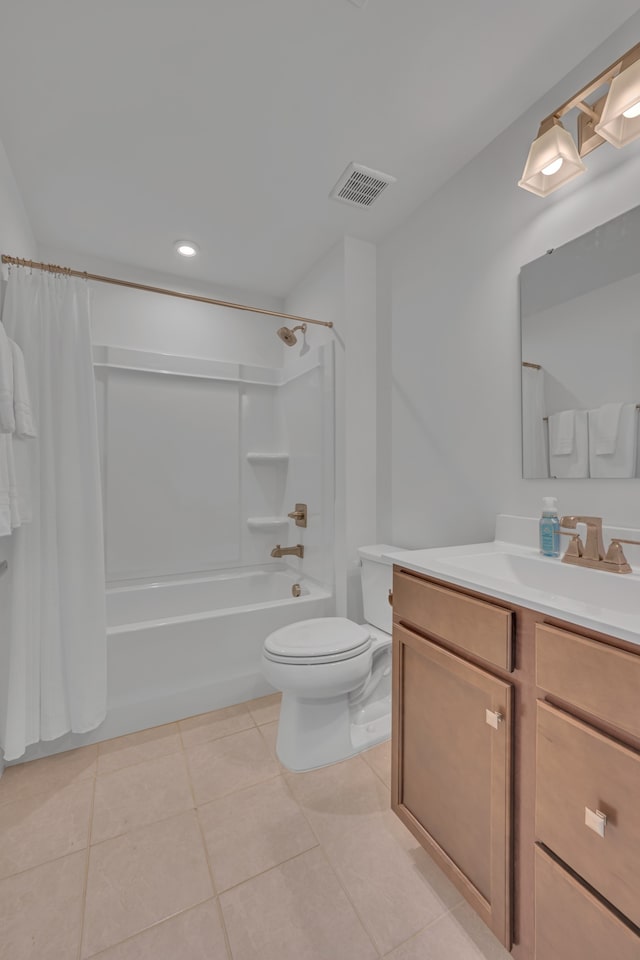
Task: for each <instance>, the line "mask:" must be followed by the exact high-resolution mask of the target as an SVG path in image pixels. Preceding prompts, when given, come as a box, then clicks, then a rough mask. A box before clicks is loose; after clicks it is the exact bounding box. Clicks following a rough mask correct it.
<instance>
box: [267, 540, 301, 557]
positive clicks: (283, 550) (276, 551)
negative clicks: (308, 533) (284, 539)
mask: <svg viewBox="0 0 640 960" xmlns="http://www.w3.org/2000/svg"><path fill="white" fill-rule="evenodd" d="M271 556H272V557H300V559H301V560H302V558H303V557H304V546H303V545H302V544H301V543H297V544H296V545H295V547H281V546H280V544H278V545H277V547H274V548H273V550H272V551H271Z"/></svg>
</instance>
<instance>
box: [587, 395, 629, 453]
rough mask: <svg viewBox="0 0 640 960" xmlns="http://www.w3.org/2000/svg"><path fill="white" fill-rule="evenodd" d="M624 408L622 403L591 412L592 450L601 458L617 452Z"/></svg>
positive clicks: (606, 405)
mask: <svg viewBox="0 0 640 960" xmlns="http://www.w3.org/2000/svg"><path fill="white" fill-rule="evenodd" d="M622 407H623V404H622V403H605V404H604V405H603V406H602V407H598V408H597V410H590V411H589V430H590V431H591V449H592V450H593V452H594V453H595V454H597V456H599V457H600V456H602V455H603V454H611V453H615V452H616V444H617V442H618V430H619V429H620V414H621V413H622Z"/></svg>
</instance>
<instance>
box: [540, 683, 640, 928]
mask: <svg viewBox="0 0 640 960" xmlns="http://www.w3.org/2000/svg"><path fill="white" fill-rule="evenodd" d="M537 754H538V765H537V778H536V839H537V840H538V841H540V842H542V843H544V844H545V845H546V846H547V847H549V849H550V850H552V851H553V853H555V854H557V856H558V857H560V859H561V860H564V862H565V863H567V864H568V865H569V866H570V867H571V868H572V870H575V871H576V873H578V874H579V875H580V876H581V877H583V878H584V879H585V880H586V881H587V883H589V884H590V885H591V886H592V887H594V888H595V889H596V890H598V892H599V893H601V894H602V896H603V897H604V898H605V899H606V900H609V901H610V902H611V903H612V904H613V905H614V906H615V907H617V908H618V909H619V910H620V911H621V912H622V913H623V914H624V915H625V916H627V917H629V919H630V920H631V921H633V923H635V924H636V925H640V802H639V801H640V754H638V753H636V752H635V751H634V750H630V749H629V748H628V747H624V746H622V745H621V744H619V743H617V742H616V741H615V740H611V739H610V738H609V737H606V736H605V735H604V734H602V733H599V732H598V731H597V730H594V729H593V728H592V727H589V726H587V724H584V723H581V722H580V721H579V720H576V719H575V718H574V717H570V716H568V715H567V714H565V713H562V712H561V711H560V710H557V709H556V708H555V707H552V706H550V705H549V704H547V703H542V702H541V701H539V702H538V714H537ZM587 810H589V811H593V813H594V815H595V812H596V811H601V813H603V814H604V815H606V825H605V826H604V829H603V833H604V835H603V836H600V835H599V834H598V833H596V832H595V831H594V829H591V828H590V827H589V826H587V824H586V823H585V816H586V811H587ZM592 819H593V818H592ZM595 822H596V824H597V819H596V821H595Z"/></svg>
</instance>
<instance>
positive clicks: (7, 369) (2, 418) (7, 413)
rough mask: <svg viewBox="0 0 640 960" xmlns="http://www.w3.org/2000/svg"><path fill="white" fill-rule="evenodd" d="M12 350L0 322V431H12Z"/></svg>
mask: <svg viewBox="0 0 640 960" xmlns="http://www.w3.org/2000/svg"><path fill="white" fill-rule="evenodd" d="M15 428H16V419H15V415H14V412H13V352H12V350H11V343H10V341H9V337H8V336H7V333H6V330H5V329H4V327H3V325H2V324H1V323H0V433H13V432H14V430H15Z"/></svg>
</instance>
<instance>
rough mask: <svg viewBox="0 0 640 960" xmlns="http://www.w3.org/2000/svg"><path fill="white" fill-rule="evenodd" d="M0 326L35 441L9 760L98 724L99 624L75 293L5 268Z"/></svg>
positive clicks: (9, 626)
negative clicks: (19, 367) (20, 364)
mask: <svg viewBox="0 0 640 960" xmlns="http://www.w3.org/2000/svg"><path fill="white" fill-rule="evenodd" d="M3 322H4V326H5V328H6V331H7V334H8V336H10V337H11V338H12V339H14V340H15V341H16V343H17V344H18V345H19V346H20V347H21V349H22V351H23V353H24V356H25V362H26V366H27V370H28V371H29V375H30V387H31V392H32V401H33V408H34V415H35V420H36V422H37V424H38V431H39V439H38V440H33V441H30V443H29V444H28V445H27V447H26V449H27V451H28V457H29V467H30V473H31V483H32V497H33V518H32V522H31V523H29V524H26V525H24V526H22V527H21V528H20V529H19V530H17V531H16V532H15V533H14V540H15V543H14V549H13V556H12V558H11V574H12V575H11V580H10V602H9V607H10V614H9V613H4V616H6V617H7V621H6V622H5V623H4V625H3V636H6V637H8V644H9V649H8V653H7V654H6V656H7V668H6V678H7V686H6V692H5V696H6V701H5V700H4V698H3V713H2V715H1V716H0V743H1V745H2V748H3V750H4V756H5V760H14V759H16V758H18V757H20V756H22V755H23V754H24V752H25V749H26V747H27V746H28V745H29V744H34V743H36V742H37V741H40V740H54V739H56V738H58V737H61V736H62V735H63V734H65V733H67V732H68V731H75V732H78V733H85V732H87V731H89V730H92V729H94V728H95V727H97V726H98V725H99V724H100V723H101V722H102V720H103V719H104V716H105V712H106V679H107V675H106V618H105V599H104V558H103V538H102V509H101V508H102V504H101V493H100V471H99V459H98V434H97V422H96V407H95V390H94V382H93V371H92V357H91V342H90V333H89V300H88V290H87V286H86V284H85V283H84V282H83V281H80V280H76V279H73V278H70V277H60V276H54V275H51V274H46V273H41V272H39V271H34V272H33V273H32V274H31V273H28V272H27V270H25V269H22V268H17V269H16V268H13V269H12V271H11V274H10V276H9V283H8V287H7V292H6V297H5V303H4V311H3ZM5 631H6V632H5Z"/></svg>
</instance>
